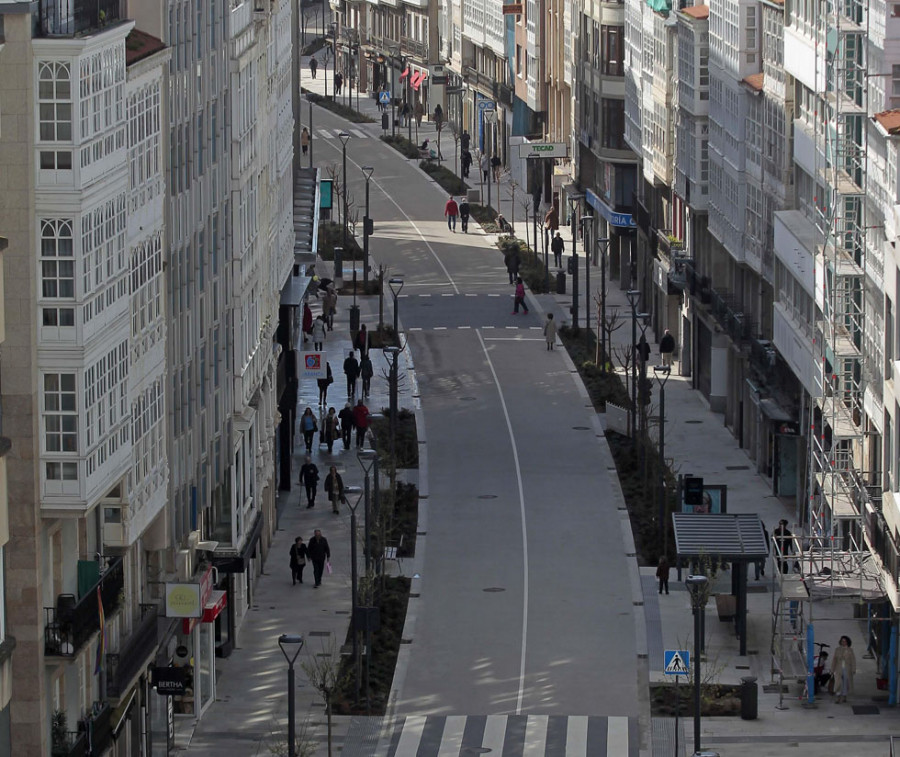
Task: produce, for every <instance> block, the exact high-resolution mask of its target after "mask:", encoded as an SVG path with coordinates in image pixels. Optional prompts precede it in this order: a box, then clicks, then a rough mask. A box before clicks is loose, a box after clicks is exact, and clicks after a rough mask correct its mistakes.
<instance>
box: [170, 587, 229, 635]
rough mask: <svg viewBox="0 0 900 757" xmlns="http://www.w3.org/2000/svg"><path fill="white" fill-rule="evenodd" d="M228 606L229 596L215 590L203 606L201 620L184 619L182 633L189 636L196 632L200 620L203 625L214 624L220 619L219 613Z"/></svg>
mask: <svg viewBox="0 0 900 757" xmlns="http://www.w3.org/2000/svg"><path fill="white" fill-rule="evenodd" d="M227 604H228V594H226V593H225V592H224V591H221V590H219V589H213V591H211V592H210V594H209V599H208V600H207V602H206V604H205V605H203V615H202V616H201V617H200V618H183V619H182V621H181V632H182V633H183V634H185V635H186V634H189V633H190V632H191V631H193V630H194V626H195V625H197V621H198V620H199V621H200V622H201V623H212V622H213V621H214V620H215V619H216V618H218V617H219V613H221V612H222V610H224V609H225V606H226V605H227Z"/></svg>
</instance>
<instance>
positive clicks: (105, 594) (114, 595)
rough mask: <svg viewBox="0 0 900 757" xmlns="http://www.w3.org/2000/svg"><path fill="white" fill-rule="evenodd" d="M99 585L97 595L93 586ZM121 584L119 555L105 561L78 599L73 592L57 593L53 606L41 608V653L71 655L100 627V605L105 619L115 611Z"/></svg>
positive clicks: (123, 581) (56, 655) (123, 568)
mask: <svg viewBox="0 0 900 757" xmlns="http://www.w3.org/2000/svg"><path fill="white" fill-rule="evenodd" d="M98 586H99V587H100V597H99V598H98V596H97V587H98ZM124 587H125V566H124V563H123V562H122V558H121V557H117V558H115V559H114V560H113V561H112V562H110V563H109V565H108V566H107V568H106V570H105V571H104V572H103V573H102V574H101V576H100V580H99V581H98V582H97V583H96V584H94V585H93V586H92V587H91V588H90V589H88V591H86V592H85V593H84V596H83V597H81V599H79V600H78V601H76V600H75V595H74V594H60V595H59V596H58V597H57V599H56V607H45V608H44V654H45V655H46V656H47V657H67V658H71V657H74V656H75V655H76V654H78V652H79V651H80V650H81V648H82V647H83V646H84V645H85V644H86V643H87V642H88V641H89V640H90V638H91V637H92V636H93V635H94V634H95V633H97V632H98V631H99V630H100V605H99V599H100V598H102V601H103V612H104V615H105V617H106V618H107V619H109V618H111V617H112V616H113V614H115V613H116V611H118V609H119V606H120V604H121V602H122V592H123V590H124Z"/></svg>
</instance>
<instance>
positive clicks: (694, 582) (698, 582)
mask: <svg viewBox="0 0 900 757" xmlns="http://www.w3.org/2000/svg"><path fill="white" fill-rule="evenodd" d="M685 582H686V583H687V585H688V589H689V590H690V591H691V592H692V593H696V592H698V591H702V590H703V589H704V587H705V586H706V585H707V584H708V583H709V579H708V578H707V577H706V576H688V577H687V579H686V580H685Z"/></svg>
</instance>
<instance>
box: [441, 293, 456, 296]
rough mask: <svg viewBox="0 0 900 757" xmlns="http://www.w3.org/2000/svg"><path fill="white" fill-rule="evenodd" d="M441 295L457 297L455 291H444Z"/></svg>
mask: <svg viewBox="0 0 900 757" xmlns="http://www.w3.org/2000/svg"><path fill="white" fill-rule="evenodd" d="M441 297H456V295H455V294H453V292H444V293H443V294H441Z"/></svg>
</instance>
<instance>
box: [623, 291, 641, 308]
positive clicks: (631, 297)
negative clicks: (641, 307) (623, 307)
mask: <svg viewBox="0 0 900 757" xmlns="http://www.w3.org/2000/svg"><path fill="white" fill-rule="evenodd" d="M625 296H626V297H627V298H628V304H629V305H631V307H632V309H633V308H635V307H636V306H637V303H638V301H639V300H640V299H641V290H640V289H629V290H628V291H627V292H625Z"/></svg>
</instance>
